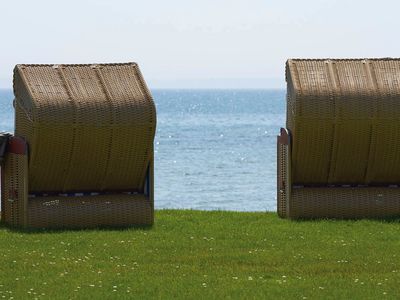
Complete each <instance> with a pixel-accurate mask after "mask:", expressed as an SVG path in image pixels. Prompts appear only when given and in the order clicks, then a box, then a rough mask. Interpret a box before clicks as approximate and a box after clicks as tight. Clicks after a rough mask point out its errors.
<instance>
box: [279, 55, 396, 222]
mask: <svg viewBox="0 0 400 300" xmlns="http://www.w3.org/2000/svg"><path fill="white" fill-rule="evenodd" d="M286 81H287V116H286V128H282V129H281V132H280V135H279V136H278V140H277V148H278V149H277V150H278V151H277V152H278V155H277V166H278V177H277V210H278V214H279V216H281V217H289V218H376V217H379V218H381V217H396V216H399V215H400V187H399V184H400V60H399V59H391V58H385V59H311V60H307V59H290V60H288V61H287V63H286Z"/></svg>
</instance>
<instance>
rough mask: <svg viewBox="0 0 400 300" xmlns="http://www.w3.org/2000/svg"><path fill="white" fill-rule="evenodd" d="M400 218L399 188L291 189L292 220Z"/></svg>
mask: <svg viewBox="0 0 400 300" xmlns="http://www.w3.org/2000/svg"><path fill="white" fill-rule="evenodd" d="M398 216H400V188H394V187H393V188H391V187H382V188H381V187H329V188H328V187H327V188H324V187H321V188H319V187H318V188H292V192H291V199H290V203H289V217H290V218H338V219H359V218H382V217H398Z"/></svg>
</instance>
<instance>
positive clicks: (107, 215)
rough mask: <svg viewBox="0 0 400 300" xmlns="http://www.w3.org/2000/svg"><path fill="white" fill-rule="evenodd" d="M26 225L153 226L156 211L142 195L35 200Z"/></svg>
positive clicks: (31, 205) (80, 226)
mask: <svg viewBox="0 0 400 300" xmlns="http://www.w3.org/2000/svg"><path fill="white" fill-rule="evenodd" d="M27 222H28V224H27V225H28V227H31V228H44V227H46V228H74V227H75V228H77V227H79V228H93V227H102V226H113V227H116V226H130V225H152V224H153V210H152V207H151V203H150V200H149V199H148V198H147V197H145V196H144V195H141V194H139V195H127V194H111V195H110V194H108V195H96V196H78V197H62V196H61V197H60V196H51V197H35V198H30V199H29V200H28V221H27Z"/></svg>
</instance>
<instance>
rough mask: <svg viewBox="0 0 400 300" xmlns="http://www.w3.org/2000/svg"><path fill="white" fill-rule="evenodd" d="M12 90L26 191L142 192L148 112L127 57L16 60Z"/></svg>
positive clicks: (150, 128) (151, 129)
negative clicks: (92, 61)
mask: <svg viewBox="0 0 400 300" xmlns="http://www.w3.org/2000/svg"><path fill="white" fill-rule="evenodd" d="M14 93H15V97H16V124H15V125H16V126H15V134H16V135H17V136H21V137H24V138H25V139H26V140H27V142H28V144H29V150H30V157H29V191H30V192H51V191H56V192H74V191H79V192H82V191H115V190H130V191H132V190H136V191H139V192H143V188H144V180H145V177H146V176H145V175H146V172H147V169H148V166H149V164H150V160H151V157H152V153H151V152H152V143H153V139H154V134H155V128H156V112H155V106H154V103H153V100H152V97H151V95H150V92H149V90H148V88H147V87H146V85H145V82H144V80H143V77H142V75H141V73H140V70H139V68H138V66H137V65H136V64H135V63H128V64H98V65H17V66H16V68H15V70H14Z"/></svg>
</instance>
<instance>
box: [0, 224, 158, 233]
mask: <svg viewBox="0 0 400 300" xmlns="http://www.w3.org/2000/svg"><path fill="white" fill-rule="evenodd" d="M153 227H154V225H130V226H98V227H90V228H79V227H76V228H66V227H56V228H22V227H15V226H10V225H7V224H5V223H0V229H6V230H8V231H11V232H16V233H27V234H31V233H35V234H37V233H46V234H47V233H62V232H82V231H84V232H91V231H128V230H141V231H143V230H146V231H148V230H151V229H152V228H153Z"/></svg>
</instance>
